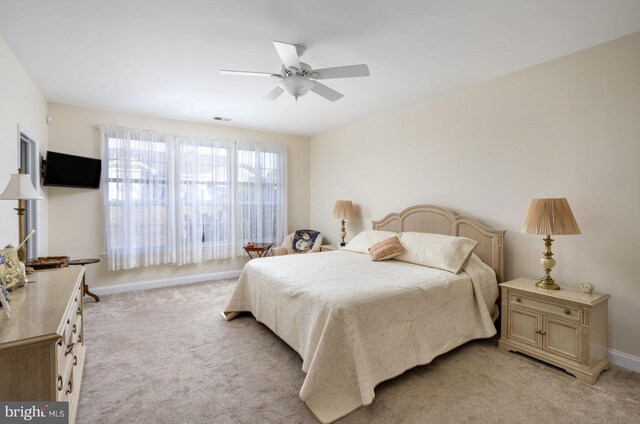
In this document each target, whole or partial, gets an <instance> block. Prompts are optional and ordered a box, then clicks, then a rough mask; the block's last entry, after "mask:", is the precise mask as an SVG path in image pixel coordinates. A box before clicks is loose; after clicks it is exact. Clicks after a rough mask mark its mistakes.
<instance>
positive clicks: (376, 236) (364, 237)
mask: <svg viewBox="0 0 640 424" xmlns="http://www.w3.org/2000/svg"><path fill="white" fill-rule="evenodd" d="M396 235H397V234H396V233H394V232H393V231H378V230H367V231H363V232H361V233H358V235H356V236H355V237H354V238H352V239H351V241H350V242H349V243H347V245H346V246H345V247H343V248H342V250H349V251H351V252H358V253H366V254H367V255H370V253H369V248H370V247H371V246H373V245H374V244H376V243H380V242H381V241H383V240H386V239H388V238H391V237H395V236H396Z"/></svg>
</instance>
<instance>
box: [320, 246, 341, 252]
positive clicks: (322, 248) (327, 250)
mask: <svg viewBox="0 0 640 424" xmlns="http://www.w3.org/2000/svg"><path fill="white" fill-rule="evenodd" d="M333 250H338V248H337V247H336V245H335V244H323V245H322V246H320V251H321V252H331V251H333Z"/></svg>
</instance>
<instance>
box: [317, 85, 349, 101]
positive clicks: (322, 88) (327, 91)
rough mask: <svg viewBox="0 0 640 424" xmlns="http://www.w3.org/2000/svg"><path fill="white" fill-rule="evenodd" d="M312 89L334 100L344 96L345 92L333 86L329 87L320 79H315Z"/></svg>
mask: <svg viewBox="0 0 640 424" xmlns="http://www.w3.org/2000/svg"><path fill="white" fill-rule="evenodd" d="M311 91H313V92H314V93H316V94H318V95H320V96H322V97H324V98H325V99H327V100H331V101H332V102H335V101H336V100H340V99H341V98H343V97H344V95H343V94H340V93H338V92H337V91H336V90H334V89H333V88H329V87H327V86H326V85H324V84H321V83H319V82H318V81H313V87H311Z"/></svg>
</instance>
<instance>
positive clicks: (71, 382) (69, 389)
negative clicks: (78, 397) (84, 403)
mask: <svg viewBox="0 0 640 424" xmlns="http://www.w3.org/2000/svg"><path fill="white" fill-rule="evenodd" d="M68 386H69V388H68V389H67V391H66V392H65V393H66V394H68V395H70V394H71V392H73V380H69V384H68Z"/></svg>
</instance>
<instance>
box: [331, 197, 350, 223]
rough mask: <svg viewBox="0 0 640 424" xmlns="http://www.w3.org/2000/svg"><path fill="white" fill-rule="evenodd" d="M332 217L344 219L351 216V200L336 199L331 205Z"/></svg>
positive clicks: (348, 218)
mask: <svg viewBox="0 0 640 424" xmlns="http://www.w3.org/2000/svg"><path fill="white" fill-rule="evenodd" d="M333 218H334V219H344V220H345V221H348V220H350V219H351V218H353V203H351V200H337V201H336V205H335V206H334V207H333Z"/></svg>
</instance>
